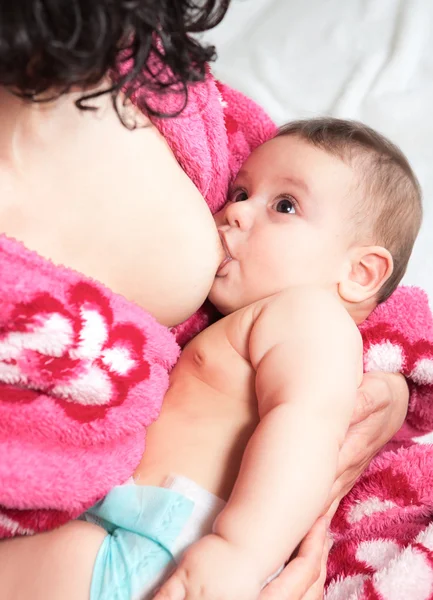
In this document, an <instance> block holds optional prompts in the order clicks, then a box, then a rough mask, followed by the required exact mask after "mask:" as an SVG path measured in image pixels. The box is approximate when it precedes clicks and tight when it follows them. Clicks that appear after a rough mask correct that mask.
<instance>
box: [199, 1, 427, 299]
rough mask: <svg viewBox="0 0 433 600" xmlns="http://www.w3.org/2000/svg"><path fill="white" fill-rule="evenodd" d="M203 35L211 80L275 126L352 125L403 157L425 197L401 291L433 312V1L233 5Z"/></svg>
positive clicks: (265, 2) (256, 2)
mask: <svg viewBox="0 0 433 600" xmlns="http://www.w3.org/2000/svg"><path fill="white" fill-rule="evenodd" d="M205 37H206V39H207V40H209V41H211V42H212V43H214V44H215V45H216V47H217V51H218V60H217V62H216V63H215V65H214V72H215V74H216V75H217V76H218V77H219V78H221V79H222V80H223V81H225V82H227V83H229V84H230V85H232V86H233V87H235V88H237V89H240V90H241V91H243V92H244V93H246V94H247V95H249V96H250V97H252V98H254V99H255V100H256V101H257V102H259V103H260V104H261V105H262V106H264V107H265V108H266V109H267V111H268V112H269V113H270V115H271V116H272V117H273V118H274V119H275V120H276V122H277V123H278V124H281V123H283V122H285V121H288V120H291V119H295V118H299V117H310V116H315V115H322V114H330V115H334V116H337V117H345V118H354V119H359V120H362V121H364V122H366V123H367V124H369V125H371V126H372V127H374V128H376V129H378V130H379V131H381V132H382V133H384V134H385V135H387V136H388V137H390V138H391V139H392V140H393V141H394V142H396V143H397V144H398V145H399V146H400V147H401V148H402V149H403V151H404V152H405V153H406V155H407V156H408V158H409V160H410V161H411V164H412V166H413V167H414V170H415V171H416V174H417V175H418V177H419V179H420V182H421V186H422V188H423V192H424V223H423V226H422V230H421V233H420V235H419V238H418V240H417V243H416V246H415V250H414V253H413V256H412V258H411V262H410V265H409V269H408V272H407V274H406V276H405V279H404V283H407V284H411V285H418V286H420V287H422V288H424V289H425V290H426V291H427V293H428V294H429V298H430V304H431V306H432V307H433V0H233V2H232V5H231V7H230V9H229V12H228V14H227V16H226V17H225V19H224V21H223V22H222V23H221V24H220V25H219V26H218V27H217V28H215V29H214V30H213V31H211V32H209V33H207V34H206V36H205Z"/></svg>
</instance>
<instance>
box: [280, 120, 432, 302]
mask: <svg viewBox="0 0 433 600" xmlns="http://www.w3.org/2000/svg"><path fill="white" fill-rule="evenodd" d="M283 135H284V136H285V135H296V136H297V137H299V138H300V139H303V140H305V141H307V142H309V143H311V144H313V145H314V146H316V147H318V148H320V149H322V150H324V151H325V152H329V153H331V154H333V155H335V156H338V157H339V158H340V159H341V160H343V161H344V162H346V163H349V164H350V165H352V166H353V167H354V169H355V170H356V171H357V172H358V173H359V190H360V192H361V194H360V195H361V199H360V202H359V203H358V204H357V206H356V208H355V211H354V221H355V225H356V227H359V228H361V230H365V225H367V227H368V228H369V231H370V232H371V235H372V237H373V240H374V243H375V244H378V245H381V246H383V247H384V248H386V249H387V250H388V251H389V252H390V253H391V255H392V258H393V262H394V268H393V272H392V275H391V276H390V277H389V279H388V280H387V281H386V282H385V283H384V285H383V286H382V288H381V289H380V291H379V294H378V297H377V301H378V302H384V301H385V300H386V299H387V298H389V296H390V295H391V294H392V292H393V291H394V290H395V289H396V287H397V286H398V284H399V283H400V281H401V279H402V277H403V275H404V274H405V272H406V268H407V264H408V262H409V258H410V255H411V253H412V249H413V245H414V243H415V239H416V237H417V235H418V232H419V229H420V227H421V221H422V196H421V188H420V185H419V183H418V180H417V178H416V176H415V174H414V172H413V171H412V168H411V166H410V164H409V162H408V160H407V158H406V157H405V156H404V154H403V153H402V151H401V150H400V149H399V148H398V147H397V146H396V145H395V144H393V143H392V142H390V141H389V140H388V139H387V138H385V137H384V136H383V135H381V134H380V133H378V132H377V131H374V129H371V128H370V127H368V126H367V125H364V124H363V123H359V122H357V121H349V120H344V119H335V118H331V117H325V118H316V119H305V120H301V121H294V122H291V123H288V124H287V125H283V126H282V127H281V128H280V129H279V131H278V133H277V136H283Z"/></svg>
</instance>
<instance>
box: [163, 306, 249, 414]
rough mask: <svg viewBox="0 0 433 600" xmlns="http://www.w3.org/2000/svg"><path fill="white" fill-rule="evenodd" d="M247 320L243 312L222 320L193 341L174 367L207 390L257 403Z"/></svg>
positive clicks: (234, 398)
mask: <svg viewBox="0 0 433 600" xmlns="http://www.w3.org/2000/svg"><path fill="white" fill-rule="evenodd" d="M250 323H252V320H251V319H250V318H249V315H248V314H247V313H245V312H244V313H243V312H242V311H238V312H237V313H235V314H233V315H230V316H228V317H225V318H224V319H221V320H220V321H218V322H217V323H215V324H213V325H212V326H211V327H208V328H207V329H206V330H205V331H203V332H202V333H201V334H200V335H198V336H197V337H196V338H195V339H194V340H192V342H191V343H190V344H189V345H188V346H187V347H186V349H185V350H184V352H183V354H182V357H181V360H180V361H179V363H178V366H177V367H176V368H178V369H179V372H180V373H187V376H189V377H192V378H193V379H195V380H197V382H199V385H201V384H204V385H205V386H207V388H209V390H211V392H210V393H216V394H222V395H224V396H227V397H230V398H233V401H234V402H235V403H242V404H248V405H249V404H252V403H254V404H257V400H256V396H255V376H256V372H255V369H254V368H253V366H252V364H251V362H250V360H249V352H248V346H249V333H250V326H249V325H250ZM175 371H176V369H175ZM173 375H174V376H176V373H175V372H174V373H173Z"/></svg>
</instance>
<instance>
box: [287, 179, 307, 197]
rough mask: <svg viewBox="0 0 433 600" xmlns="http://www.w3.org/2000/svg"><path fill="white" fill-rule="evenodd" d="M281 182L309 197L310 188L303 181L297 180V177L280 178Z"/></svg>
mask: <svg viewBox="0 0 433 600" xmlns="http://www.w3.org/2000/svg"><path fill="white" fill-rule="evenodd" d="M281 180H282V181H285V182H286V183H290V184H291V185H295V186H296V187H297V188H299V189H301V190H303V191H304V192H305V193H306V194H307V195H308V196H310V195H311V192H310V188H309V187H308V185H307V184H306V183H305V181H304V180H303V179H299V178H298V177H281Z"/></svg>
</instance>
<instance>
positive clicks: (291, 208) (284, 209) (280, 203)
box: [274, 198, 296, 215]
mask: <svg viewBox="0 0 433 600" xmlns="http://www.w3.org/2000/svg"><path fill="white" fill-rule="evenodd" d="M274 208H275V210H276V211H277V212H280V213H285V214H287V215H291V214H295V213H296V203H295V201H294V200H293V199H291V198H281V199H280V200H277V202H275V204H274Z"/></svg>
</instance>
